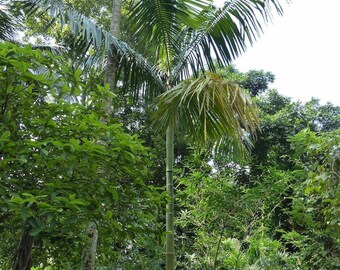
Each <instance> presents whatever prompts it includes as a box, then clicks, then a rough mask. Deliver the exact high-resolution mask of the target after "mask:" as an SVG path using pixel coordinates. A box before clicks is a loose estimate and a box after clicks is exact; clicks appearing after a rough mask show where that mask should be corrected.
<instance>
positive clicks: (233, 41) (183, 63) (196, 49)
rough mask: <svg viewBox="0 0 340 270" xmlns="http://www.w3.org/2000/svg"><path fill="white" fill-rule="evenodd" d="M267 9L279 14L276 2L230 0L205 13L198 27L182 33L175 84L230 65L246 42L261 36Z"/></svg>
mask: <svg viewBox="0 0 340 270" xmlns="http://www.w3.org/2000/svg"><path fill="white" fill-rule="evenodd" d="M271 7H274V9H275V11H277V12H278V13H279V14H281V13H282V9H281V6H280V4H279V0H230V1H226V3H225V5H224V7H222V8H220V9H210V10H206V12H205V13H204V16H205V20H204V22H203V23H202V24H201V27H199V28H197V29H191V31H186V32H185V35H184V36H183V38H182V39H183V40H186V42H185V43H184V44H183V45H184V47H183V48H182V49H181V54H180V55H178V57H177V59H175V62H176V63H175V65H174V68H173V71H172V77H173V79H174V80H176V81H180V80H182V79H185V78H188V76H192V74H194V75H195V76H197V75H198V74H199V72H201V71H204V70H205V69H206V68H207V67H208V69H209V70H211V71H214V70H215V62H216V61H217V63H218V64H219V65H220V66H225V65H227V64H230V63H231V61H232V60H233V59H235V58H236V57H238V56H239V55H240V54H241V53H242V52H244V51H245V50H246V45H247V43H250V44H252V43H253V41H254V40H255V39H256V38H257V37H258V36H259V35H260V34H261V33H262V26H263V24H264V23H266V22H267V21H268V19H269V18H270V17H271V14H272V11H271Z"/></svg>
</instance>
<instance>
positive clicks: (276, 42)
mask: <svg viewBox="0 0 340 270" xmlns="http://www.w3.org/2000/svg"><path fill="white" fill-rule="evenodd" d="M224 1H225V0H215V3H216V5H222V4H223V2H224ZM281 3H282V4H284V5H283V6H284V15H283V16H282V17H281V16H279V15H276V16H274V18H273V20H272V22H270V23H269V24H268V26H267V27H265V28H264V34H263V35H262V36H261V37H260V38H258V40H257V41H256V42H255V43H254V44H253V46H252V47H249V48H248V49H247V51H246V52H245V53H244V54H243V55H242V56H240V57H239V58H238V59H236V60H235V61H234V65H235V66H236V68H237V69H239V70H240V71H243V72H246V71H248V70H250V69H257V70H260V69H262V70H264V71H270V72H272V73H273V74H274V75H275V77H276V80H275V83H273V84H271V85H270V88H274V89H277V90H278V91H279V93H281V94H283V95H285V96H288V97H292V98H293V100H294V101H302V102H306V101H308V100H310V99H311V98H312V97H316V98H318V99H320V102H321V103H322V104H325V103H326V102H328V101H330V102H332V103H333V104H335V105H340V67H339V66H340V29H339V28H340V13H339V12H340V0H322V1H320V0H291V3H290V4H289V5H288V4H286V2H285V0H281Z"/></svg>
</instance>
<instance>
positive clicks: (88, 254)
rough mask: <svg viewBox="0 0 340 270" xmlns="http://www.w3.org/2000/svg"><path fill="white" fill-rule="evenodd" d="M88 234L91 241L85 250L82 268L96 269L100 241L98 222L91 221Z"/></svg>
mask: <svg viewBox="0 0 340 270" xmlns="http://www.w3.org/2000/svg"><path fill="white" fill-rule="evenodd" d="M86 235H87V237H88V238H89V241H88V244H87V246H86V247H85V249H84V252H83V258H82V265H81V270H94V267H95V259H96V254H97V241H98V230H97V225H96V223H94V222H89V224H88V226H87V228H86Z"/></svg>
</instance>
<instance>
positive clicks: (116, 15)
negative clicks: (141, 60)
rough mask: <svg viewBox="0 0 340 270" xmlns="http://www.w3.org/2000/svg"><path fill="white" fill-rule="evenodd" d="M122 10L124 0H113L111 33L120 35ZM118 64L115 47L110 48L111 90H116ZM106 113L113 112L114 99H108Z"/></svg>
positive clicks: (107, 79)
mask: <svg viewBox="0 0 340 270" xmlns="http://www.w3.org/2000/svg"><path fill="white" fill-rule="evenodd" d="M121 10H122V0H113V1H112V18H111V24H110V34H111V35H113V36H115V37H116V38H118V37H119V33H120V21H121V12H122V11H121ZM117 66H118V59H117V58H115V57H114V48H112V47H111V48H110V49H109V50H108V52H107V65H106V83H107V84H109V87H110V91H111V92H114V90H115V87H116V75H115V74H116V69H117ZM106 113H107V114H108V115H111V114H112V100H111V99H107V101H106Z"/></svg>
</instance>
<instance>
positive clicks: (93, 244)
mask: <svg viewBox="0 0 340 270" xmlns="http://www.w3.org/2000/svg"><path fill="white" fill-rule="evenodd" d="M121 6H122V0H112V17H111V24H110V34H111V35H113V36H115V37H116V38H118V36H119V32H120V21H121ZM113 50H114V49H113V48H111V50H108V52H107V65H106V76H105V81H106V83H107V84H109V87H110V91H111V92H114V89H115V86H116V85H115V82H116V77H115V74H116V69H117V66H118V59H117V58H115V57H114V51H113ZM104 106H105V112H106V115H107V116H109V117H110V116H111V115H112V112H113V109H112V99H111V98H109V97H107V98H106V99H105V100H104ZM102 121H103V123H105V121H104V120H102ZM86 234H87V236H88V237H89V243H88V246H87V247H85V249H84V251H83V257H82V267H81V269H82V270H93V269H94V266H95V258H96V253H97V240H98V230H97V226H96V224H95V223H94V222H90V223H89V225H88V227H87V229H86Z"/></svg>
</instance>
